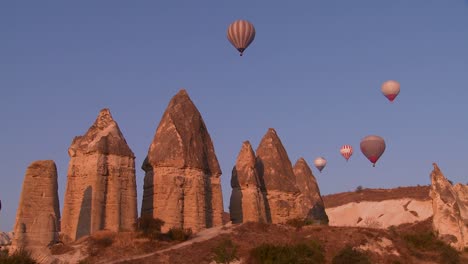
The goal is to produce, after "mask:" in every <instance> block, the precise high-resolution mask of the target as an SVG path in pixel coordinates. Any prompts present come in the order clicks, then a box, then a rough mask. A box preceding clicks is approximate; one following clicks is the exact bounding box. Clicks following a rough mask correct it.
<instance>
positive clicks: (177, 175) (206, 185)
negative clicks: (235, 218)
mask: <svg viewBox="0 0 468 264" xmlns="http://www.w3.org/2000/svg"><path fill="white" fill-rule="evenodd" d="M142 168H143V170H144V171H145V181H144V182H145V183H144V191H143V203H142V210H141V212H142V214H152V215H153V217H155V218H160V219H162V220H164V222H165V225H164V226H163V230H167V229H169V228H171V227H180V228H191V229H192V230H193V231H195V232H196V231H199V230H200V229H203V228H206V227H212V226H216V225H221V224H222V214H223V211H224V210H223V198H222V192H221V183H220V176H221V169H220V167H219V164H218V159H217V158H216V155H215V150H214V147H213V143H212V141H211V137H210V135H209V133H208V130H207V128H206V126H205V122H204V121H203V118H202V116H201V114H200V112H199V111H198V109H197V108H196V107H195V105H194V104H193V102H192V100H191V99H190V97H189V96H188V94H187V92H186V91H185V90H180V91H179V92H178V93H177V94H176V95H175V96H174V97H173V98H172V99H171V101H170V102H169V105H168V107H167V109H166V111H165V112H164V115H163V117H162V119H161V121H160V123H159V126H158V128H157V130H156V133H155V136H154V138H153V141H152V143H151V145H150V147H149V151H148V156H147V158H146V159H145V162H144V164H143V166H142Z"/></svg>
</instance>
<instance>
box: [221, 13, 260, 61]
mask: <svg viewBox="0 0 468 264" xmlns="http://www.w3.org/2000/svg"><path fill="white" fill-rule="evenodd" d="M227 38H228V40H229V42H231V44H232V45H233V46H234V47H235V48H236V49H237V50H238V51H239V52H240V55H241V56H242V54H243V53H244V50H245V49H246V48H247V47H248V46H249V45H250V44H251V43H252V41H253V40H254V39H255V28H254V26H253V25H252V23H250V22H249V21H247V20H236V21H234V22H233V23H232V24H231V25H229V28H228V30H227Z"/></svg>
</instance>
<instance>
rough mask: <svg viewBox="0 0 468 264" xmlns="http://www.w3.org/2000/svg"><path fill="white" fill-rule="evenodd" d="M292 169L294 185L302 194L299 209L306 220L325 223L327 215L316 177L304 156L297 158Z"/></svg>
mask: <svg viewBox="0 0 468 264" xmlns="http://www.w3.org/2000/svg"><path fill="white" fill-rule="evenodd" d="M293 170H294V175H296V185H297V187H298V188H299V190H300V192H301V195H302V197H301V199H299V201H298V202H299V203H300V206H301V207H300V210H302V211H303V214H304V215H306V216H307V219H308V220H311V221H313V222H315V223H318V224H327V223H328V216H327V213H326V212H325V205H324V203H323V200H322V196H321V195H320V189H319V186H318V184H317V179H316V178H315V176H314V174H313V173H312V170H311V169H310V167H309V165H308V164H307V162H306V161H305V160H304V158H300V159H299V160H297V162H296V164H295V165H294V168H293Z"/></svg>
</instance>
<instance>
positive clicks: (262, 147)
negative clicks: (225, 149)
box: [256, 128, 302, 223]
mask: <svg viewBox="0 0 468 264" xmlns="http://www.w3.org/2000/svg"><path fill="white" fill-rule="evenodd" d="M256 154H257V161H256V168H257V172H258V174H259V178H260V182H261V184H262V187H263V191H264V193H265V196H266V198H267V201H268V202H267V208H266V211H267V218H268V221H270V222H272V223H281V222H286V221H287V220H289V219H291V218H296V217H302V215H301V211H300V210H299V208H298V205H297V204H296V200H297V199H298V197H299V195H300V191H299V189H298V188H297V186H296V177H295V175H294V172H293V168H292V164H291V161H290V160H289V157H288V154H287V152H286V150H285V149H284V147H283V144H282V143H281V140H280V139H279V137H278V134H277V133H276V131H275V130H274V129H273V128H270V129H268V131H267V133H266V134H265V135H264V136H263V138H262V140H261V142H260V144H259V146H258V148H257V151H256Z"/></svg>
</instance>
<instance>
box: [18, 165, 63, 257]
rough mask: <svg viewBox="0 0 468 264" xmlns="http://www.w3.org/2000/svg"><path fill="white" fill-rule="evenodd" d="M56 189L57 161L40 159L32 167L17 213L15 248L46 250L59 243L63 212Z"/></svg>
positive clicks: (25, 179)
mask: <svg viewBox="0 0 468 264" xmlns="http://www.w3.org/2000/svg"><path fill="white" fill-rule="evenodd" d="M57 190H58V184H57V167H56V166H55V162H54V161H52V160H39V161H35V162H33V163H31V164H30V165H29V167H28V169H27V170H26V174H25V177H24V182H23V189H22V191H21V196H20V202H19V206H18V211H17V213H16V223H15V227H14V238H13V247H14V248H22V247H25V248H28V249H31V248H37V247H47V246H48V245H52V244H54V243H55V242H57V241H58V232H59V231H60V229H59V221H60V210H59V199H58V193H57Z"/></svg>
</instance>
